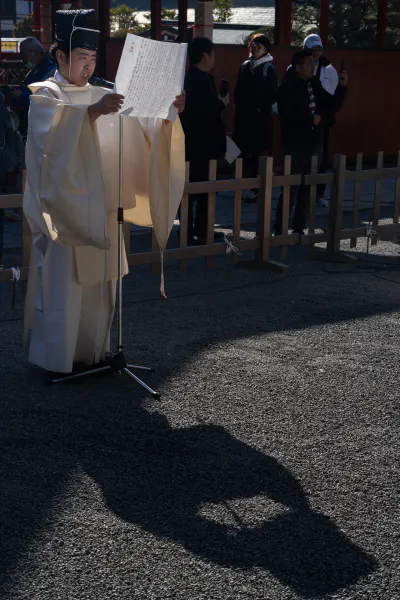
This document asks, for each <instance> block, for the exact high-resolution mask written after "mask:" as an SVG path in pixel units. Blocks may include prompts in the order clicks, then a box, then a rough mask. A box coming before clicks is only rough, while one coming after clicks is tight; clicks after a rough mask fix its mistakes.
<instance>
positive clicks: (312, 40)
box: [303, 34, 339, 207]
mask: <svg viewBox="0 0 400 600" xmlns="http://www.w3.org/2000/svg"><path fill="white" fill-rule="evenodd" d="M303 46H304V50H308V51H310V52H311V54H312V57H313V61H314V75H315V76H316V77H317V78H318V79H319V80H320V81H321V84H322V87H323V88H324V90H326V91H327V92H328V93H329V94H331V95H332V96H333V95H334V94H335V91H336V88H337V86H338V83H339V76H338V74H337V71H336V69H335V67H334V66H333V65H332V63H331V62H330V61H329V60H328V59H327V58H325V57H324V56H323V55H322V49H323V46H322V41H321V38H320V36H319V35H316V34H312V35H309V36H307V37H306V39H305V40H304V44H303ZM335 122H336V121H335V111H334V110H332V111H331V112H330V113H329V114H326V115H325V120H324V125H323V132H322V159H321V165H320V168H319V172H320V173H326V171H327V169H328V167H329V135H330V132H331V128H332V126H333V125H334V124H335ZM325 188H326V185H325V184H324V183H322V184H320V185H318V186H317V203H318V205H319V206H323V207H327V206H328V201H327V200H325V199H324V194H325Z"/></svg>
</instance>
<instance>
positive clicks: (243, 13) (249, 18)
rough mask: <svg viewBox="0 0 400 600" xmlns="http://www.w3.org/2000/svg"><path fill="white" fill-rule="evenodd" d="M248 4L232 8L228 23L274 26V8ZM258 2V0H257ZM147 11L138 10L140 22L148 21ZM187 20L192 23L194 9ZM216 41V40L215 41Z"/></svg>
mask: <svg viewBox="0 0 400 600" xmlns="http://www.w3.org/2000/svg"><path fill="white" fill-rule="evenodd" d="M251 1H252V0H249V6H247V7H244V6H241V7H238V8H234V9H233V17H232V19H231V21H229V24H230V25H255V26H256V27H265V26H267V25H270V26H272V27H273V26H274V22H275V9H274V8H266V7H265V6H263V7H260V6H258V7H257V6H250V2H251ZM237 2H238V3H239V2H241V3H242V4H244V3H245V2H246V0H237ZM258 2H260V0H258ZM147 12H148V11H139V12H138V21H139V22H140V23H148V21H147V20H146V19H145V18H144V15H145V14H147ZM188 21H189V22H190V23H193V21H194V9H193V8H189V9H188ZM217 43H218V42H217Z"/></svg>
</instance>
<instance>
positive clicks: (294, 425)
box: [0, 246, 400, 600]
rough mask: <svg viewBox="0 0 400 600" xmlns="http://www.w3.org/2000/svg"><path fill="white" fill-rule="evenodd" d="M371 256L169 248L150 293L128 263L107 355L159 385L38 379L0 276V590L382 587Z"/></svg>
mask: <svg viewBox="0 0 400 600" xmlns="http://www.w3.org/2000/svg"><path fill="white" fill-rule="evenodd" d="M394 252H397V247H396V246H392V254H393V253H394ZM378 258H379V257H378ZM380 260H384V261H385V262H384V263H383V264H381V265H375V264H370V265H368V266H365V263H363V265H357V266H354V265H350V266H349V265H332V264H326V265H325V264H323V263H320V262H308V261H306V260H305V259H304V257H302V256H300V258H299V257H298V256H297V262H296V261H295V262H296V264H295V265H294V266H293V271H292V275H291V276H289V277H287V278H285V279H283V278H282V277H280V276H278V275H276V274H273V273H270V272H268V271H266V270H253V269H246V268H238V269H234V270H233V271H232V272H231V274H230V278H229V280H226V272H225V265H224V262H223V259H218V260H217V264H216V267H215V268H214V269H212V270H209V271H205V270H203V267H202V263H201V262H193V264H189V268H188V270H187V273H186V274H183V275H182V274H179V273H178V272H177V271H176V270H174V266H173V265H168V266H167V272H166V281H167V292H168V296H169V298H168V300H162V299H161V298H160V296H159V293H158V280H157V278H156V277H151V276H149V275H148V274H147V270H146V269H137V270H135V272H134V273H133V274H131V275H130V277H129V279H128V280H127V282H126V283H125V296H124V306H125V315H124V333H125V343H126V352H127V354H128V355H130V356H131V357H132V358H134V360H135V361H136V362H137V363H138V364H151V365H154V366H155V367H156V369H157V371H156V373H155V374H154V375H151V376H146V378H145V379H146V381H148V382H149V383H150V384H151V385H153V386H154V387H155V388H156V389H158V390H159V391H160V392H161V393H162V396H161V399H160V400H159V401H156V400H153V399H149V398H148V397H146V396H145V395H144V394H143V393H142V391H141V389H140V388H139V387H138V386H137V385H136V384H135V383H134V382H131V381H129V380H126V379H124V378H120V377H117V376H97V377H93V378H88V379H86V380H81V381H80V382H74V383H70V384H63V385H60V386H51V385H49V384H48V378H47V375H46V374H44V373H43V372H41V371H40V370H39V369H35V368H34V367H29V366H28V364H27V362H26V352H25V350H24V349H23V346H22V321H21V320H19V319H21V316H22V307H21V298H20V297H19V298H18V302H17V308H16V310H15V311H14V312H11V310H10V308H9V302H10V297H9V292H10V290H9V286H6V285H3V286H2V287H1V288H0V307H1V319H2V323H1V327H0V340H1V343H0V398H1V403H2V411H1V413H2V427H1V430H0V443H1V456H2V459H1V464H2V476H1V480H0V486H1V497H2V502H1V507H2V510H1V515H0V573H1V583H0V597H1V598H2V599H4V600H94V599H95V600H114V599H115V600H131V599H132V598H140V599H143V600H148V599H159V600H166V599H168V598H174V599H182V600H192V599H193V600H203V599H204V600H220V599H221V600H230V599H235V600H236V599H243V600H245V599H253V598H254V599H266V600H299V599H307V598H309V599H312V598H326V599H328V598H329V599H332V600H333V599H335V600H350V599H351V600H361V599H362V600H366V599H368V600H395V599H397V598H399V597H400V569H399V564H398V563H399V499H398V498H399V496H398V490H399V460H398V459H399V454H398V425H399V417H398V397H399V394H398V390H397V382H398V379H399V374H400V373H399V372H400V366H399V359H398V345H399V342H398V340H399V334H398V331H399V330H398V327H399V324H400V323H399V319H400V316H399V290H400V288H399V285H398V284H399V283H400V269H399V268H398V266H397V264H389V263H390V261H388V260H387V259H386V258H382V257H381V258H380ZM392 260H395V259H393V258H392ZM396 262H397V259H396ZM385 265H387V266H385ZM245 266H246V265H244V267H245Z"/></svg>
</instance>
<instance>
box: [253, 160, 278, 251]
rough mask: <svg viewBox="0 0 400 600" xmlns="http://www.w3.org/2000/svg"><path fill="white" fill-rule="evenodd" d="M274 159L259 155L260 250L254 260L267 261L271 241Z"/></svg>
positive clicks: (257, 230) (258, 210)
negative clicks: (260, 183)
mask: <svg viewBox="0 0 400 600" xmlns="http://www.w3.org/2000/svg"><path fill="white" fill-rule="evenodd" d="M273 165H274V159H273V158H272V157H268V158H266V157H265V156H261V157H260V162H259V171H258V172H259V174H260V177H261V182H262V187H261V188H260V189H259V190H258V194H257V224H256V235H257V237H258V238H259V240H260V250H258V251H257V252H256V260H258V261H263V262H267V261H268V260H269V250H270V241H271V202H272V177H273Z"/></svg>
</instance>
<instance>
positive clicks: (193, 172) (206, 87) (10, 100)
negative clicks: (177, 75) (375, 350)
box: [0, 34, 347, 263]
mask: <svg viewBox="0 0 400 600" xmlns="http://www.w3.org/2000/svg"><path fill="white" fill-rule="evenodd" d="M270 51H271V43H270V41H269V39H268V37H267V36H266V35H264V34H256V35H254V36H253V38H252V39H251V41H250V43H249V59H248V60H246V61H245V62H244V63H243V64H242V65H241V66H240V69H239V73H238V76H237V81H236V86H235V90H234V100H233V101H234V109H235V118H234V130H233V136H232V137H233V140H234V141H235V143H236V144H237V146H238V147H239V149H240V151H241V156H242V158H243V164H244V175H245V176H246V177H257V174H258V165H259V157H260V156H262V155H263V154H272V152H273V137H272V134H273V121H272V118H273V115H274V114H279V116H280V119H281V125H282V145H283V149H284V152H285V154H286V155H290V156H291V157H292V172H293V173H301V174H304V173H306V172H307V171H308V170H309V169H310V161H311V157H312V156H318V159H319V170H320V172H321V173H323V172H326V170H327V168H328V167H329V136H330V131H331V129H332V126H333V125H334V124H335V114H336V112H337V111H338V110H339V109H340V107H341V104H342V103H343V100H344V97H345V87H346V84H347V74H346V73H345V72H344V71H341V73H340V77H339V75H338V73H337V71H336V69H335V67H334V66H333V65H332V64H331V63H330V62H329V61H328V60H327V59H326V58H325V57H324V56H323V45H322V41H321V38H320V37H319V36H318V35H316V34H311V35H309V36H308V37H307V38H306V39H305V40H304V45H303V49H302V50H301V51H300V52H296V53H295V54H294V55H293V60H292V64H291V65H289V67H288V70H287V72H286V73H285V76H284V77H283V80H282V82H281V85H279V81H278V75H277V72H276V70H275V68H274V66H273V57H272V55H271V53H270ZM21 56H22V59H23V61H24V64H25V66H26V68H28V69H29V72H28V75H27V77H26V80H25V82H24V85H23V87H21V88H20V89H17V90H13V91H10V92H9V94H8V96H7V104H8V105H9V106H10V107H11V109H12V111H10V110H9V109H8V110H7V107H6V106H5V104H6V103H5V99H4V97H3V96H2V95H0V136H2V137H1V141H2V145H1V147H0V151H1V149H2V151H3V152H5V153H6V154H7V152H6V147H7V146H8V147H11V146H13V148H14V150H13V152H12V153H11V155H12V156H13V157H15V154H16V151H15V137H13V135H11V133H10V132H11V127H12V128H13V130H14V131H16V130H18V131H19V132H20V133H21V135H22V136H25V135H26V133H27V123H28V111H29V99H30V95H31V91H30V89H29V85H31V84H32V83H36V82H41V81H45V80H47V79H49V78H50V77H52V76H53V75H54V73H55V71H56V64H55V61H54V57H52V58H53V60H52V58H50V57H49V56H48V55H47V54H46V53H45V51H44V48H43V47H42V45H41V44H40V42H39V41H38V40H37V39H36V38H33V37H29V38H27V39H26V40H24V41H23V42H22V43H21ZM189 62H190V68H189V70H188V72H187V74H186V78H185V86H184V87H185V91H186V107H185V111H184V112H183V114H182V115H181V121H182V125H183V129H184V132H185V138H186V159H187V161H189V163H190V181H192V182H195V181H206V180H208V169H209V161H210V160H212V159H221V158H223V157H224V155H225V152H226V132H225V128H224V119H223V112H224V110H225V108H226V107H227V106H228V105H229V103H230V97H229V93H227V92H225V93H224V94H222V90H221V93H219V91H218V90H217V89H216V86H215V83H214V78H213V76H212V72H213V69H214V63H215V52H214V44H213V42H212V41H211V40H209V39H208V38H195V39H194V40H193V42H192V43H191V44H190V46H189ZM91 83H92V84H94V85H102V86H103V87H111V86H112V84H109V82H106V81H104V80H102V79H99V78H95V77H92V79H91ZM2 107H3V108H2ZM16 115H18V117H16ZM10 123H11V125H10ZM7 136H8V138H7ZM11 139H14V142H11V141H10V140H11ZM11 155H9V156H11ZM21 160H22V159H21V158H20V161H19V162H21ZM11 163H12V164H11ZM2 164H3V169H2V170H0V186H1V187H2V189H3V190H4V189H5V185H6V182H7V176H8V175H9V173H10V172H12V171H13V170H14V171H15V167H16V164H15V160H14V161H12V160H8V162H6V161H5V160H4V161H3V163H2ZM6 165H7V166H6ZM324 194H325V186H324V185H319V186H318V188H317V203H318V205H319V206H327V204H328V203H327V200H326V199H325V198H324ZM243 195H244V196H245V197H246V202H255V201H256V197H257V195H256V190H250V191H248V192H244V194H243ZM308 198H309V189H308V188H307V187H305V186H292V188H291V192H290V211H291V212H292V211H294V215H293V223H292V226H293V230H294V231H295V232H297V233H302V232H303V230H304V228H305V226H306V220H307V213H308ZM207 204H208V201H207V194H196V195H193V196H191V198H190V202H189V223H188V243H189V244H190V245H193V244H202V243H205V240H206V237H207V235H206V232H207ZM281 212H282V198H281V199H280V201H279V203H278V208H277V213H276V219H275V224H274V232H275V233H276V234H280V233H281V230H282V215H281ZM2 221H3V214H2V213H0V246H2V243H1V242H2V231H3V223H2ZM178 233H179V232H178ZM219 235H222V234H219V233H218V232H216V233H215V237H216V238H218V236H219ZM0 263H1V260H0Z"/></svg>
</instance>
